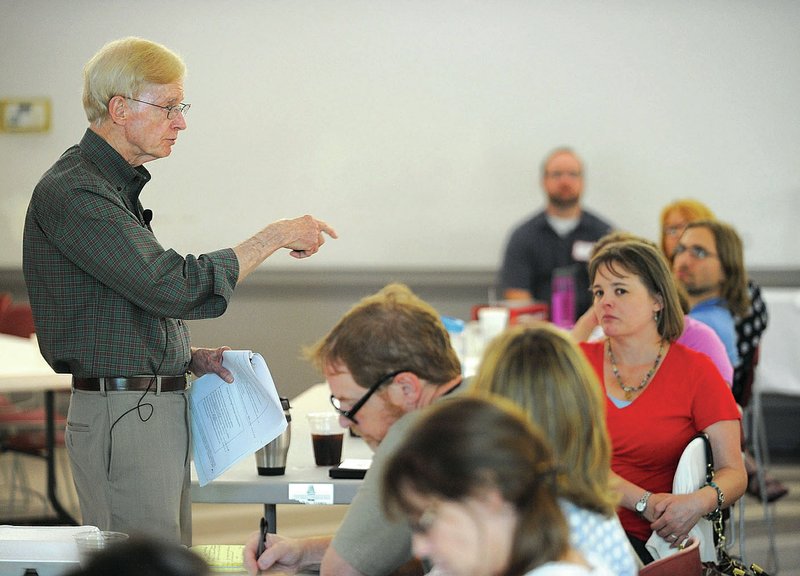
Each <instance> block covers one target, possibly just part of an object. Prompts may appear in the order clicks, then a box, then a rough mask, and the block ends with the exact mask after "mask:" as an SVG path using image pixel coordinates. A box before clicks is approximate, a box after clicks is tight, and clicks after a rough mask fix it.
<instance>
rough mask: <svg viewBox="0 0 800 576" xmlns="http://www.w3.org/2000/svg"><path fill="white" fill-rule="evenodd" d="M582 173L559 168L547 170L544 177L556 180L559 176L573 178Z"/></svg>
mask: <svg viewBox="0 0 800 576" xmlns="http://www.w3.org/2000/svg"><path fill="white" fill-rule="evenodd" d="M582 175H583V174H582V173H581V172H578V171H577V170H569V171H566V172H562V171H560V170H556V171H553V172H547V173H546V174H545V176H546V177H548V178H555V179H556V180H558V179H559V178H562V177H567V178H572V179H573V180H575V179H578V178H580V177H581V176H582Z"/></svg>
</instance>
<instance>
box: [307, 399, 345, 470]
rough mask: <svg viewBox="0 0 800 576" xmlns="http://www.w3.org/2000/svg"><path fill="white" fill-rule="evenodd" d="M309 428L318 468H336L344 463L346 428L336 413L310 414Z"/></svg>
mask: <svg viewBox="0 0 800 576" xmlns="http://www.w3.org/2000/svg"><path fill="white" fill-rule="evenodd" d="M306 417H307V418H308V427H309V430H310V432H311V442H312V444H313V446H314V461H315V462H316V463H317V466H336V465H337V464H338V463H339V462H341V461H342V441H343V440H344V428H342V427H341V425H340V424H339V418H340V416H339V414H337V413H336V412H309V413H308V414H307V415H306Z"/></svg>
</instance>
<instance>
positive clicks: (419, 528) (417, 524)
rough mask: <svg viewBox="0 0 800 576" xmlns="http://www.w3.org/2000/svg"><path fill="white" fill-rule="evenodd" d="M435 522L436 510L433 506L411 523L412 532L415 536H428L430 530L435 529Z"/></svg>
mask: <svg viewBox="0 0 800 576" xmlns="http://www.w3.org/2000/svg"><path fill="white" fill-rule="evenodd" d="M435 522H436V510H435V509H434V507H433V506H429V507H428V508H426V509H425V510H424V511H423V512H422V514H420V516H419V518H417V519H416V520H415V521H412V522H411V523H410V524H411V531H412V532H414V533H415V534H427V533H428V530H430V529H431V528H433V525H434V523H435Z"/></svg>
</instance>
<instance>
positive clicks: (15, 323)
mask: <svg viewBox="0 0 800 576" xmlns="http://www.w3.org/2000/svg"><path fill="white" fill-rule="evenodd" d="M35 332H36V328H34V326H33V312H31V307H30V304H11V305H9V306H8V307H7V308H6V310H5V312H4V313H3V314H2V316H0V334H10V335H11V336H20V337H21V338H30V337H31V335H32V334H34V333H35Z"/></svg>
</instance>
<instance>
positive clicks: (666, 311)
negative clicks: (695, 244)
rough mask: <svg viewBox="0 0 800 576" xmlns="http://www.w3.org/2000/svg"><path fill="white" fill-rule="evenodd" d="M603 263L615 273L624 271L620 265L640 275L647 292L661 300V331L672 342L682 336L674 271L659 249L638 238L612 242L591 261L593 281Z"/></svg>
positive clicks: (590, 275)
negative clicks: (620, 270)
mask: <svg viewBox="0 0 800 576" xmlns="http://www.w3.org/2000/svg"><path fill="white" fill-rule="evenodd" d="M601 265H606V266H607V267H608V269H609V271H610V272H611V273H612V274H616V275H621V273H620V272H619V271H618V269H617V267H620V268H622V269H623V270H624V271H625V272H628V273H630V274H635V275H636V276H638V277H639V279H640V280H641V281H642V284H644V285H645V287H646V288H647V290H648V292H650V294H651V295H652V296H653V297H654V298H657V299H659V300H660V301H661V305H662V306H661V313H660V314H658V321H657V322H656V326H657V328H658V333H659V335H660V336H661V337H662V338H664V339H665V340H668V341H669V342H674V341H675V340H677V339H678V338H679V337H680V335H681V334H682V333H683V310H682V309H681V304H680V300H679V299H678V291H677V289H676V288H675V281H674V279H673V277H672V273H671V272H670V269H669V266H668V264H667V261H666V259H665V258H664V255H663V254H662V253H661V252H659V251H658V249H656V248H655V247H654V246H653V245H651V244H650V243H645V242H640V241H638V240H627V241H622V242H614V243H611V244H609V245H607V246H606V247H605V248H603V249H602V250H600V251H599V252H598V253H596V254H595V255H594V256H592V259H591V260H590V261H589V278H591V281H592V282H594V278H595V276H596V274H597V270H598V268H600V266H601Z"/></svg>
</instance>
